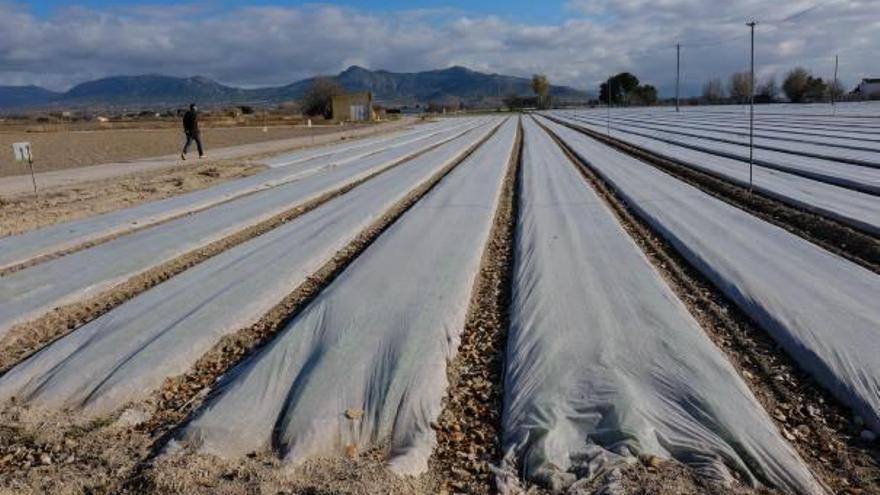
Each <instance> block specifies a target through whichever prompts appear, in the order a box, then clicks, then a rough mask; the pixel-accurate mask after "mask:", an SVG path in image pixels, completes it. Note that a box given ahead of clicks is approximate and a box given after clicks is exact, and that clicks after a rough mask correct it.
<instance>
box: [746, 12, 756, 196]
mask: <svg viewBox="0 0 880 495" xmlns="http://www.w3.org/2000/svg"><path fill="white" fill-rule="evenodd" d="M755 24H757V23H756V22H755V21H752V22H748V23H746V26H749V27H750V28H751V29H752V57H751V66H752V70H751V83H750V84H749V194H750V195H751V194H752V168H753V166H754V164H755Z"/></svg>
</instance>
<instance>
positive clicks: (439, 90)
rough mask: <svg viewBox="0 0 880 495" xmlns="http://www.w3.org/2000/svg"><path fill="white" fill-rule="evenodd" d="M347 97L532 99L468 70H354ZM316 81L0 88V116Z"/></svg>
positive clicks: (116, 80) (205, 100)
mask: <svg viewBox="0 0 880 495" xmlns="http://www.w3.org/2000/svg"><path fill="white" fill-rule="evenodd" d="M329 78H330V79H335V80H336V81H337V82H339V83H340V84H341V85H342V86H343V87H344V88H345V89H346V90H347V91H350V92H355V91H371V92H372V93H373V95H374V98H375V100H376V101H377V102H379V103H381V104H385V105H390V106H398V105H415V104H425V103H431V102H436V103H457V102H459V101H462V102H464V103H465V104H468V105H488V104H494V103H497V101H498V100H499V98H503V97H505V96H508V95H517V96H528V95H531V94H532V90H531V81H530V80H529V79H527V78H523V77H514V76H505V75H501V74H485V73H481V72H477V71H473V70H470V69H467V68H465V67H450V68H448V69H442V70H431V71H424V72H414V73H397V72H389V71H384V70H376V71H373V70H369V69H365V68H363V67H358V66H352V67H349V68H348V69H346V70H344V71H342V72H341V73H339V74H337V75H335V76H329ZM315 79H316V78H308V79H303V80H301V81H297V82H294V83H292V84H289V85H286V86H278V87H265V88H255V89H245V88H237V87H233V86H226V85H223V84H220V83H218V82H216V81H213V80H211V79H208V78H205V77H189V78H179V77H170V76H163V75H155V74H149V75H140V76H115V77H107V78H103V79H98V80H94V81H88V82H84V83H82V84H78V85H76V86H74V87H73V88H71V89H70V90H69V91H67V92H64V93H60V92H54V91H49V90H47V89H44V88H40V87H37V86H0V111H10V110H19V111H20V110H26V109H65V110H75V109H85V108H88V109H121V108H125V109H127V110H138V109H159V108H165V107H168V108H177V107H182V106H185V105H186V104H188V103H190V102H198V103H199V104H200V105H202V106H220V105H245V104H247V105H256V106H260V105H275V104H279V103H283V102H288V101H295V100H298V99H300V98H302V97H303V95H305V93H306V92H307V91H308V90H309V88H310V87H311V85H312V83H313V81H314V80H315ZM551 94H552V95H553V96H554V97H555V98H557V99H559V100H563V101H584V100H586V99H587V98H588V97H589V96H588V94H587V93H586V92H584V91H580V90H577V89H574V88H570V87H567V86H552V87H551Z"/></svg>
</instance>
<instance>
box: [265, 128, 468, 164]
mask: <svg viewBox="0 0 880 495" xmlns="http://www.w3.org/2000/svg"><path fill="white" fill-rule="evenodd" d="M466 123H467V122H466V121H465V120H463V119H462V120H451V121H450V120H447V121H440V122H432V123H429V124H424V125H420V126H418V127H416V128H414V129H408V130H404V131H397V132H392V133H389V134H382V135H379V136H374V137H369V138H364V139H355V140H351V141H348V142H343V143H339V142H337V143H333V144H328V145H324V146H318V147H309V148H303V149H300V150H296V151H293V152H290V153H284V154H280V155H277V156H274V157H272V158H269V159H266V160H263V163H265V164H266V165H267V166H269V167H272V168H277V167H289V166H290V165H293V164H296V163H300V162H304V161H311V160H314V159H315V158H319V157H320V158H328V157H339V158H340V159H343V160H352V159H358V158H363V157H365V156H368V155H370V154H372V153H376V152H377V151H381V150H383V149H385V148H386V147H387V146H389V145H400V144H407V143H409V142H411V141H412V140H414V139H421V138H423V137H425V136H427V135H430V134H432V133H436V132H439V131H442V130H448V129H450V128H454V127H459V126H461V125H464V124H466Z"/></svg>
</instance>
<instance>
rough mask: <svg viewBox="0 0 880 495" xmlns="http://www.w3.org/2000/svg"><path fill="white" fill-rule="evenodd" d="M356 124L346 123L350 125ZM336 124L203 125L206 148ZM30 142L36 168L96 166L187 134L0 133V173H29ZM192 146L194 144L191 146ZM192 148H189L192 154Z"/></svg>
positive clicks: (165, 149)
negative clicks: (16, 148)
mask: <svg viewBox="0 0 880 495" xmlns="http://www.w3.org/2000/svg"><path fill="white" fill-rule="evenodd" d="M352 128H354V127H352V126H347V127H346V129H347V130H348V129H352ZM338 131H339V127H337V126H321V127H312V128H308V127H294V126H277V127H268V128H267V132H263V128H262V127H214V128H212V127H207V128H204V129H202V140H203V141H202V142H203V144H204V145H205V151H206V152H207V153H209V154H210V152H211V150H214V149H217V148H225V147H227V146H237V145H241V144H252V143H261V142H265V141H274V140H279V139H289V138H294V137H303V136H319V135H322V134H328V133H333V132H338ZM20 141H29V142H30V143H31V146H32V148H33V150H34V151H33V153H34V171H35V172H36V173H40V172H47V171H50V170H64V169H69V168H76V167H84V166H88V165H98V164H101V163H114V162H125V161H130V160H136V159H141V158H150V157H155V156H165V155H174V154H177V153H180V150H181V149H182V148H183V142H184V137H183V132H182V131H181V130H180V129H177V128H170V129H104V130H90V131H56V132H24V131H0V177H5V176H11V175H24V174H28V173H29V171H28V168H27V164H25V163H24V162H15V161H13V156H12V143H15V142H20ZM193 146H195V145H194V144H193ZM193 149H194V148H192V147H191V148H190V152H192V151H193Z"/></svg>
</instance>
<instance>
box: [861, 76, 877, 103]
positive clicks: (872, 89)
mask: <svg viewBox="0 0 880 495" xmlns="http://www.w3.org/2000/svg"><path fill="white" fill-rule="evenodd" d="M859 94H860V95H862V98H864V99H866V100H871V99H880V79H862V83H861V84H859Z"/></svg>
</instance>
